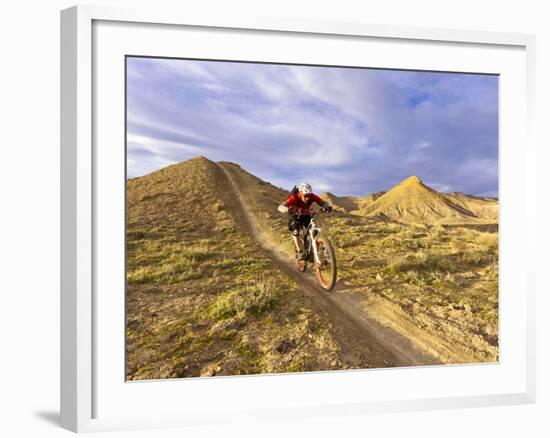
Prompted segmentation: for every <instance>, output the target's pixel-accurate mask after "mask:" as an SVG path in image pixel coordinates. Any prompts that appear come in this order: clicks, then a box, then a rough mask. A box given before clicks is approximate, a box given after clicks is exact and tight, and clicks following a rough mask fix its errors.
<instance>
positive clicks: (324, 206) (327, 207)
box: [323, 204, 332, 213]
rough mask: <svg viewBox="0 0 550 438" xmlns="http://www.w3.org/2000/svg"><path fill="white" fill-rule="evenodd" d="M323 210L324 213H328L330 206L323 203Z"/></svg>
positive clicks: (330, 209)
mask: <svg viewBox="0 0 550 438" xmlns="http://www.w3.org/2000/svg"><path fill="white" fill-rule="evenodd" d="M323 211H324V212H325V213H330V212H331V211H332V207H331V206H330V205H328V204H325V205H323Z"/></svg>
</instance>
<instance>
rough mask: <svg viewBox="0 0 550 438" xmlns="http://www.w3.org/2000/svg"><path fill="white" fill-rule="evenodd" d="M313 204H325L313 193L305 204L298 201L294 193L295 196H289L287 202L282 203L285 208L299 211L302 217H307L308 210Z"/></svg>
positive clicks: (298, 198)
mask: <svg viewBox="0 0 550 438" xmlns="http://www.w3.org/2000/svg"><path fill="white" fill-rule="evenodd" d="M314 202H315V203H317V204H319V205H321V206H323V205H324V204H325V201H323V200H322V199H321V198H319V196H317V195H315V194H314V193H311V194H310V195H309V196H308V199H307V200H306V201H305V202H304V201H302V200H301V199H300V197H299V196H298V193H296V194H295V195H290V196H289V197H288V198H287V200H286V201H285V202H283V204H284V205H286V206H287V207H293V208H295V209H296V210H299V211H301V212H302V214H304V215H308V214H309V208H310V207H311V204H313V203H314Z"/></svg>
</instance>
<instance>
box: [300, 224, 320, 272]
mask: <svg viewBox="0 0 550 438" xmlns="http://www.w3.org/2000/svg"><path fill="white" fill-rule="evenodd" d="M320 232H321V228H319V227H318V226H317V224H316V223H315V221H314V220H313V215H312V217H311V220H310V221H309V225H308V226H307V228H306V230H305V232H304V243H305V236H307V235H309V236H310V238H309V243H308V244H309V247H308V252H309V250H311V249H313V259H314V261H315V263H317V264H319V263H321V261H320V259H319V253H318V251H317V245H313V243H314V242H315V239H316V237H317V235H318V234H319V233H320ZM304 249H305V248H304Z"/></svg>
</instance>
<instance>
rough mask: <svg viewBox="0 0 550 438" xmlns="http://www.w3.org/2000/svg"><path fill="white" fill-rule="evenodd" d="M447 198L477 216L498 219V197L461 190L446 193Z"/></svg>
mask: <svg viewBox="0 0 550 438" xmlns="http://www.w3.org/2000/svg"><path fill="white" fill-rule="evenodd" d="M444 196H445V197H447V199H449V200H450V201H451V202H453V203H455V204H457V205H460V206H461V207H463V208H465V209H467V210H470V211H471V212H472V213H474V214H475V215H476V216H477V217H479V218H482V219H487V220H493V221H498V199H496V198H488V197H479V196H473V195H466V194H464V193H461V192H453V193H449V194H447V193H445V194H444Z"/></svg>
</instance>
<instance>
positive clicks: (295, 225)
mask: <svg viewBox="0 0 550 438" xmlns="http://www.w3.org/2000/svg"><path fill="white" fill-rule="evenodd" d="M300 226H301V225H300V223H299V221H297V220H295V219H294V218H293V217H292V216H290V217H289V218H288V230H289V231H290V232H291V233H292V242H293V243H294V248H295V249H296V252H298V253H301V252H302V243H301V242H300V238H299V234H300Z"/></svg>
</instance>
